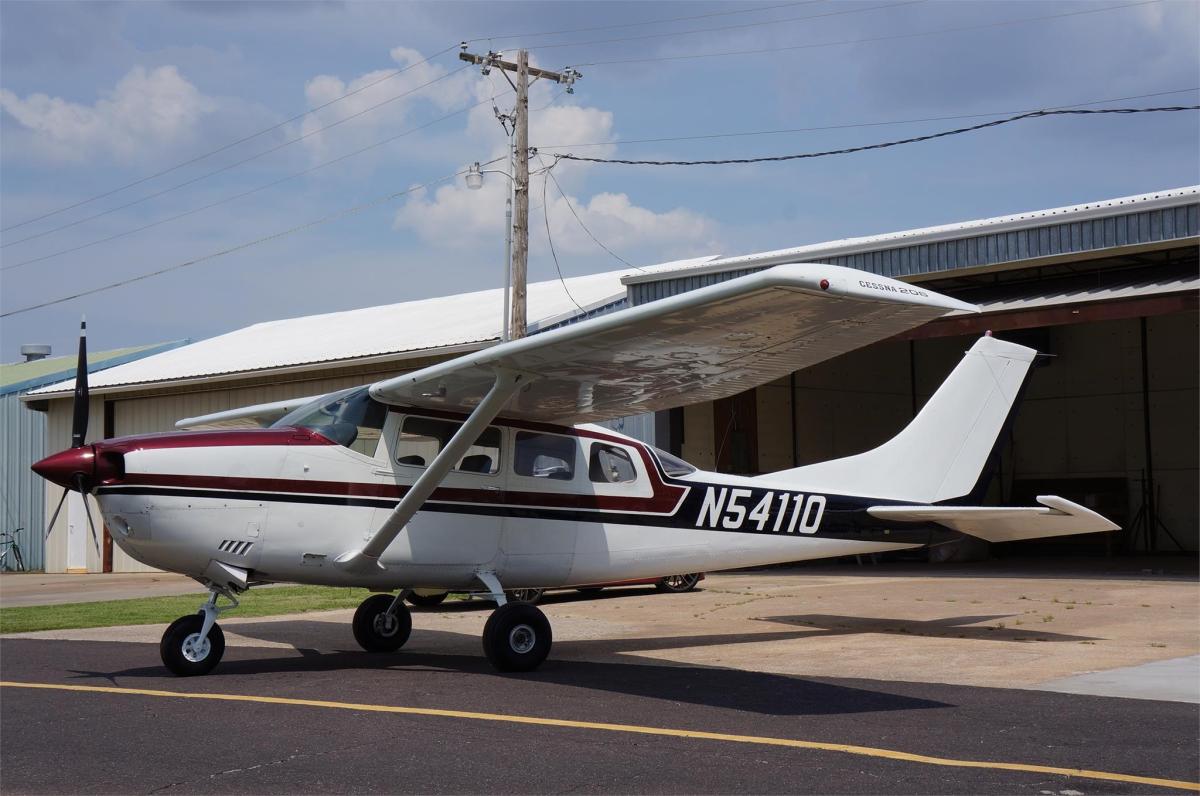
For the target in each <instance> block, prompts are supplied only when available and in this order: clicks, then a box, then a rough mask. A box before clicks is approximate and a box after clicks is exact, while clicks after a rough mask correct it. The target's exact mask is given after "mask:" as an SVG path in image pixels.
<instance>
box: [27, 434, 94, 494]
mask: <svg viewBox="0 0 1200 796" xmlns="http://www.w3.org/2000/svg"><path fill="white" fill-rule="evenodd" d="M95 469H96V451H95V450H93V449H92V446H91V445H84V446H83V447H81V448H68V449H67V450H65V451H59V452H58V453H54V454H51V455H50V456H47V457H46V458H44V459H42V460H41V461H39V462H35V463H34V464H33V466H32V470H33V471H34V472H35V473H37V474H38V475H40V476H41V477H42V478H45V479H46V480H47V481H50V482H52V483H55V484H58V485H59V486H61V487H65V488H67V489H76V488H78V485H79V476H81V475H82V476H83V477H84V479H85V480H87V481H90V480H92V475H93V474H94V472H95Z"/></svg>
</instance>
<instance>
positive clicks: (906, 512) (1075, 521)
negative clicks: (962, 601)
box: [867, 495, 1121, 542]
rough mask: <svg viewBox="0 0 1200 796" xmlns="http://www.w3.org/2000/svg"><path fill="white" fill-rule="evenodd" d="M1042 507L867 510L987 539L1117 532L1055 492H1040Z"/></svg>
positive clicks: (898, 507) (880, 517)
mask: <svg viewBox="0 0 1200 796" xmlns="http://www.w3.org/2000/svg"><path fill="white" fill-rule="evenodd" d="M1037 501H1038V503H1041V504H1042V505H1041V506H1033V507H1030V508H992V507H991V506H872V507H871V508H869V509H867V513H868V514H870V515H871V516H872V517H875V518H877V519H881V520H894V521H898V522H936V523H938V524H940V525H945V526H946V527H947V528H953V529H954V530H956V531H959V532H961V533H967V534H970V535H971V536H978V537H979V538H980V539H984V540H986V541H989V542H1015V541H1017V540H1020V539H1040V538H1043V537H1048V536H1068V535H1070V534H1076V533H1099V532H1101V531H1119V530H1120V529H1121V526H1119V525H1114V524H1113V523H1111V522H1109V521H1108V520H1107V519H1105V518H1104V517H1102V516H1101V515H1099V514H1097V513H1096V512H1094V511H1092V510H1091V509H1088V508H1085V507H1083V506H1080V505H1079V504H1078V503H1072V502H1071V501H1069V500H1067V499H1066V498H1061V497H1057V496H1055V495H1040V496H1039V497H1038V499H1037Z"/></svg>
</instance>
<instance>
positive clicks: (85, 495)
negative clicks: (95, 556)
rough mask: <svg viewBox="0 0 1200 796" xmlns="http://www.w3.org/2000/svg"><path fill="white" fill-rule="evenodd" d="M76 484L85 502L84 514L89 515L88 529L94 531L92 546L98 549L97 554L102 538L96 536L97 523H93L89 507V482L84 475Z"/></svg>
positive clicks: (79, 477) (80, 476)
mask: <svg viewBox="0 0 1200 796" xmlns="http://www.w3.org/2000/svg"><path fill="white" fill-rule="evenodd" d="M76 484H77V486H78V488H79V497H80V498H81V499H82V500H83V513H84V514H86V515H87V521H88V527H89V528H91V530H92V544H93V545H95V547H96V552H97V553H99V552H100V538H99V537H98V536H96V523H94V522H92V507H91V506H89V505H88V490H87V480H86V478H85V477H84V475H83V474H82V473H80V474H79V476H78V477H77V481H76Z"/></svg>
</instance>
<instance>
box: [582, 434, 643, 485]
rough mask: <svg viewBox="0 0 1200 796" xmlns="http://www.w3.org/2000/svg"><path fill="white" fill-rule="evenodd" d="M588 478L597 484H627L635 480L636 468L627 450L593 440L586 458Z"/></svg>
mask: <svg viewBox="0 0 1200 796" xmlns="http://www.w3.org/2000/svg"><path fill="white" fill-rule="evenodd" d="M588 478H590V479H591V480H592V481H593V482H595V483H597V484H627V483H629V482H631V481H636V480H637V468H636V467H634V465H633V458H632V457H631V456H630V455H629V451H627V450H625V449H624V448H618V447H616V446H613V445H605V444H604V443H602V442H595V443H593V444H592V456H591V458H590V459H589V460H588Z"/></svg>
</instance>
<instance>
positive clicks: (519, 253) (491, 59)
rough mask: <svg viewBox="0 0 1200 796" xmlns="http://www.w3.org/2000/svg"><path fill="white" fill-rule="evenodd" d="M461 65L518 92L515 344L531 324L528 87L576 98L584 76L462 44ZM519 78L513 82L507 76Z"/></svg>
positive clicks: (521, 53)
mask: <svg viewBox="0 0 1200 796" xmlns="http://www.w3.org/2000/svg"><path fill="white" fill-rule="evenodd" d="M458 58H459V60H461V61H466V62H468V63H472V64H478V65H479V66H482V67H483V74H485V75H486V74H488V73H489V72H490V71H491V70H492V69H499V70H501V74H503V75H504V77H505V78H506V79H507V80H508V82H509V83H510V84H512V87H513V89H514V90H515V91H516V92H517V105H516V107H515V108H514V109H513V113H512V120H513V131H512V133H511V135H512V136H513V138H514V143H513V172H514V173H513V175H512V178H513V191H512V194H513V214H512V230H511V231H512V242H513V245H512V261H511V263H509V274H510V275H511V277H512V309H511V312H510V313H509V318H510V323H511V326H510V328H509V331H508V339H510V340H516V339H517V338H520V337H524V336H525V328H526V326H527V325H528V320H527V318H526V314H525V284H526V281H527V278H526V277H527V272H528V266H529V84H530V82H531V80H530V78H532V79H533V80H537V79H539V78H541V79H543V80H552V81H554V82H555V83H561V84H564V85H565V86H566V87H567V93H568V94H573V93H574V89H573V88H572V86H573V85H574V83H575V81H576V80H578V79H579V78H580V77H582V75H581V74H580V73H579V72H577V71H575V70H574V69H570V68H567V69H564V70H562V71H561V72H551V71H550V70H548V69H539V68H538V67H530V66H529V52H528V51H527V50H518V51H517V60H516V61H504V60H501V58H500V53H497V52H489V53H488V54H487V55H476V54H474V53H469V52H467V44H466V42H463V49H462V52H460V53H459V54H458ZM509 72H512V73H514V74H515V75H516V80H515V81H514V80H513V79H512V78H511V77H509V76H508V73H509Z"/></svg>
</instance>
